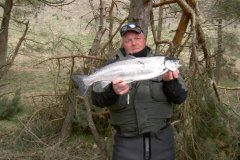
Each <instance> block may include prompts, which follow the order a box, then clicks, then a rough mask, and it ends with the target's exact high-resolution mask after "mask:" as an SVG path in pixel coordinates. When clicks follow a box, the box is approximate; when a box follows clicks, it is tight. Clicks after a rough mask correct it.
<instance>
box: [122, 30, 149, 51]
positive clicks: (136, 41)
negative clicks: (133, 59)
mask: <svg viewBox="0 0 240 160" xmlns="http://www.w3.org/2000/svg"><path fill="white" fill-rule="evenodd" d="M122 44H123V47H124V49H125V52H126V54H134V53H137V52H139V51H141V50H143V49H144V48H145V46H146V38H145V36H144V34H143V33H137V32H134V31H128V32H127V33H125V34H124V36H123V37H122Z"/></svg>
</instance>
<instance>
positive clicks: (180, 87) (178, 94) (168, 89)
mask: <svg viewBox="0 0 240 160" xmlns="http://www.w3.org/2000/svg"><path fill="white" fill-rule="evenodd" d="M163 92H164V93H165V95H166V96H167V99H168V100H169V101H170V102H172V103H174V104H181V103H183V102H184V101H185V99H186V98H187V87H186V85H185V83H184V81H183V79H182V78H181V77H179V78H178V79H174V80H172V81H163Z"/></svg>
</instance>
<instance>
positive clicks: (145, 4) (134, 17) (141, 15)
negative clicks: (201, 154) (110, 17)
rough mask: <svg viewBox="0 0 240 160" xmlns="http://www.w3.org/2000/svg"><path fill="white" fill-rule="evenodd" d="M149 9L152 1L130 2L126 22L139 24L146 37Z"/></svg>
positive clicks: (135, 0)
mask: <svg viewBox="0 0 240 160" xmlns="http://www.w3.org/2000/svg"><path fill="white" fill-rule="evenodd" d="M151 9H152V1H150V0H132V1H131V4H130V11H129V18H128V21H129V22H135V23H137V24H139V25H140V26H141V28H142V29H143V31H144V33H145V35H146V36H147V34H148V25H149V21H150V18H149V17H150V11H151Z"/></svg>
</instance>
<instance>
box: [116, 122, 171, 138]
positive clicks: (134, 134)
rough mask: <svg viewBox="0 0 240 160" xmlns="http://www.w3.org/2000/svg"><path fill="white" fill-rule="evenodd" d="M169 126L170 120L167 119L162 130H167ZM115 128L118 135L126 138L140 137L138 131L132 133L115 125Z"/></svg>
mask: <svg viewBox="0 0 240 160" xmlns="http://www.w3.org/2000/svg"><path fill="white" fill-rule="evenodd" d="M169 124H170V119H165V120H164V125H163V126H162V127H161V128H160V130H163V129H165V128H167V127H168V126H169ZM113 127H114V129H115V130H116V131H117V133H119V134H121V135H123V136H126V137H134V136H138V135H139V133H138V131H137V129H134V130H132V131H130V130H127V131H126V130H125V129H122V128H121V127H120V126H117V125H113Z"/></svg>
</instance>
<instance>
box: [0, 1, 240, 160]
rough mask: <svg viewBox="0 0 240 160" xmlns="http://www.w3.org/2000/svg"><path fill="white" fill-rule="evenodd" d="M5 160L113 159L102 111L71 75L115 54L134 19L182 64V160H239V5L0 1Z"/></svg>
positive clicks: (178, 133)
mask: <svg viewBox="0 0 240 160" xmlns="http://www.w3.org/2000/svg"><path fill="white" fill-rule="evenodd" d="M0 7H1V9H0V20H1V22H2V23H1V29H0V159H84V160H86V159H89V160H90V159H109V157H110V153H111V147H112V135H113V134H114V131H113V129H112V128H111V126H110V124H109V121H108V120H109V115H108V110H107V109H106V108H104V109H99V108H97V107H95V106H92V105H91V103H90V101H89V100H88V98H83V97H79V95H78V90H77V88H76V87H75V86H74V84H72V81H71V75H72V74H90V73H92V72H94V71H95V70H96V69H97V68H99V67H101V66H102V65H103V64H104V62H105V61H106V60H107V59H109V58H111V57H114V54H115V52H114V50H116V49H117V48H118V47H119V46H120V36H119V32H118V30H119V28H120V26H121V25H122V24H124V23H126V22H127V20H129V21H135V22H137V23H139V24H141V26H143V28H144V30H145V32H146V33H148V45H149V46H150V47H152V48H153V49H155V51H156V52H158V53H161V54H164V55H168V56H173V57H178V58H180V59H181V60H182V61H183V64H184V65H183V67H182V68H181V70H182V75H183V77H184V78H185V80H186V82H187V85H188V88H189V95H188V99H187V101H186V102H185V103H184V104H182V105H180V106H178V107H177V109H176V110H175V112H174V113H175V115H174V118H173V120H172V124H173V126H174V130H175V137H176V152H177V159H179V160H186V159H189V160H192V159H193V160H206V159H208V160H238V159H240V149H239V147H240V143H239V141H240V138H239V137H240V125H239V124H240V117H239V116H240V115H239V111H240V105H239V104H240V103H239V102H240V98H239V90H240V85H239V81H240V79H239V73H240V59H239V57H240V54H239V49H240V42H239V35H240V33H239V32H240V30H239V29H238V27H239V20H240V1H239V0H228V1H227V0H209V1H207V2H206V1H204V0H198V1H195V0H186V1H185V0H155V1H149V0H143V1H139V0H132V1H127V0H122V1H116V0H108V1H104V0H81V1H76V0H73V1H67V0H59V1H45V0H14V1H12V0H1V1H0Z"/></svg>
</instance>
